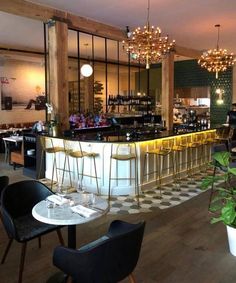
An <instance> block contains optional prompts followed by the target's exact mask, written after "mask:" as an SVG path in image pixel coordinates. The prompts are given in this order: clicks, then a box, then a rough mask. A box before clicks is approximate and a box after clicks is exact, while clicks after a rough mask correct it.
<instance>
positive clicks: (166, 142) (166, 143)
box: [143, 138, 176, 198]
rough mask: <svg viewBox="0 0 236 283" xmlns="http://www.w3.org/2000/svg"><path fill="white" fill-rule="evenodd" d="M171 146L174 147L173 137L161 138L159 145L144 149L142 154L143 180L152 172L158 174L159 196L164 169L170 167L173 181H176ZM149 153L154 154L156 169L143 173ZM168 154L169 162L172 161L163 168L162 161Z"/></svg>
mask: <svg viewBox="0 0 236 283" xmlns="http://www.w3.org/2000/svg"><path fill="white" fill-rule="evenodd" d="M173 147H174V138H169V139H163V140H162V142H161V144H160V145H157V146H156V148H155V149H152V150H148V151H146V152H145V155H144V174H143V180H144V177H145V176H147V175H150V174H154V173H157V174H158V180H159V190H160V198H162V175H163V172H164V170H168V169H170V168H172V170H173V176H174V181H176V170H175V165H174V151H173ZM150 155H154V156H155V158H156V166H157V169H156V170H154V171H152V172H148V173H147V172H146V173H145V171H146V165H147V157H148V156H150ZM168 156H169V157H170V162H171V163H172V166H171V167H166V168H164V162H165V159H166V160H167V157H168ZM156 185H157V178H156Z"/></svg>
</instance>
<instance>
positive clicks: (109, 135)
mask: <svg viewBox="0 0 236 283" xmlns="http://www.w3.org/2000/svg"><path fill="white" fill-rule="evenodd" d="M215 132H216V130H215V129H206V130H204V129H202V130H198V131H193V132H191V133H189V132H188V133H182V134H176V133H175V132H174V131H160V129H158V128H151V127H150V128H149V127H146V128H128V129H127V128H126V129H117V130H113V131H106V132H102V131H97V132H89V133H81V134H80V133H78V132H77V133H75V132H73V131H72V132H71V134H70V135H71V137H68V132H67V136H60V137H52V139H53V144H54V146H63V144H64V142H63V141H64V140H71V141H73V143H72V144H73V146H72V147H73V150H79V143H80V145H81V148H82V150H83V151H85V152H90V153H92V152H93V153H97V157H96V168H97V176H98V186H99V191H100V193H101V194H102V195H107V194H108V188H109V171H110V162H111V159H110V156H111V148H112V147H113V150H117V149H119V150H121V152H122V154H127V153H128V150H129V149H128V147H127V144H130V145H131V146H135V147H136V149H137V168H138V169H137V170H138V188H139V191H140V192H141V191H143V190H147V189H153V188H155V187H156V185H157V182H156V180H157V178H158V175H157V173H155V174H149V173H151V172H152V171H153V170H154V171H156V170H157V168H158V166H159V165H158V161H157V159H156V158H154V156H151V155H150V156H149V155H148V156H147V160H146V164H145V166H144V156H145V153H146V152H147V151H150V150H153V149H156V148H158V147H160V146H161V144H162V142H163V141H164V140H168V139H171V138H174V144H175V145H179V144H180V143H181V139H182V137H191V138H194V136H195V135H197V134H202V136H204V137H206V136H214V135H215ZM210 150H211V147H210V146H209V147H208V148H207V151H208V152H206V149H205V152H204V153H203V152H200V151H199V150H196V151H195V152H194V156H191V157H189V156H188V154H187V151H186V152H182V153H181V154H180V159H179V160H178V162H179V163H181V164H182V165H181V172H180V174H181V176H184V175H186V170H187V165H186V164H187V161H188V160H189V158H194V159H195V160H198V157H199V155H202V154H204V155H208V156H209V157H210ZM57 160H59V165H58V167H60V168H61V169H62V168H64V167H63V166H64V160H65V154H64V153H57ZM69 160H70V161H69V163H70V166H69V167H70V171H71V176H72V182H73V185H74V186H76V184H77V167H76V161H75V159H74V158H69ZM133 161H134V160H132V161H131V162H127V161H117V162H113V161H112V172H113V174H119V176H122V178H130V180H112V181H111V188H112V190H111V194H112V195H134V194H135V183H134V180H133V172H134V168H135V167H134V164H135V163H134V162H133ZM81 164H82V163H81V160H79V165H80V166H79V168H81ZM52 165H53V159H52V157H51V156H50V155H49V154H46V178H49V179H50V178H51V177H52V173H51V169H52ZM93 165H94V164H93V160H92V158H87V157H85V158H84V174H85V175H94V167H93ZM170 165H171V160H170V158H169V157H168V158H167V159H166V160H165V163H164V166H165V168H168V169H167V170H165V172H163V175H162V177H163V181H164V182H167V181H170V180H171V179H172V175H173V170H172V169H171V168H170V167H171V166H170ZM198 166H199V163H198V161H196V162H195V164H194V168H195V169H197V168H198ZM144 167H145V172H144ZM79 170H81V169H79ZM60 171H61V170H59V171H58V172H60ZM114 172H115V173H114ZM144 173H145V175H146V176H145V178H143V176H144ZM60 174H61V173H60ZM55 181H56V179H55ZM65 184H68V185H69V173H68V166H67V167H66V170H65ZM83 185H84V186H85V187H86V189H87V190H88V191H91V192H95V193H96V191H97V189H96V182H95V179H94V178H90V177H87V176H84V180H83Z"/></svg>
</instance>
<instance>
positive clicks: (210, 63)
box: [198, 25, 234, 79]
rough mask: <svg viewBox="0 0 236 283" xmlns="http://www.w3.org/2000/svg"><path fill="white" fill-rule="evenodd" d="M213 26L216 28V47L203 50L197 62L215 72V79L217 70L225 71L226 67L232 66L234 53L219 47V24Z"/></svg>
mask: <svg viewBox="0 0 236 283" xmlns="http://www.w3.org/2000/svg"><path fill="white" fill-rule="evenodd" d="M215 27H216V28H218V37H217V44H216V49H213V50H212V49H210V50H208V51H206V52H204V53H203V54H202V55H201V58H200V59H199V60H198V64H199V65H200V66H201V67H202V68H205V69H207V71H209V72H215V73H216V79H218V73H219V72H223V71H226V70H227V68H228V67H231V66H233V64H234V54H233V53H230V54H228V53H227V50H226V49H219V37H220V25H215Z"/></svg>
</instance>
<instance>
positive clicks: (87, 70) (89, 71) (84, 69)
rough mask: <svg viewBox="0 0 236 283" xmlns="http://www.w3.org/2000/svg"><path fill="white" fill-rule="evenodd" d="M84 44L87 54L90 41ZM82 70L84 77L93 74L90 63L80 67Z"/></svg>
mask: <svg viewBox="0 0 236 283" xmlns="http://www.w3.org/2000/svg"><path fill="white" fill-rule="evenodd" d="M84 46H85V47H86V56H87V47H88V43H85V44H84ZM80 72H81V74H82V76H84V77H90V76H91V75H92V74H93V68H92V66H91V65H90V64H83V65H82V67H81V68H80Z"/></svg>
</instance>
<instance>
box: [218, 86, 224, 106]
mask: <svg viewBox="0 0 236 283" xmlns="http://www.w3.org/2000/svg"><path fill="white" fill-rule="evenodd" d="M216 94H217V100H216V103H217V104H219V105H222V104H224V99H223V94H224V90H223V89H220V88H217V89H216Z"/></svg>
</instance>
